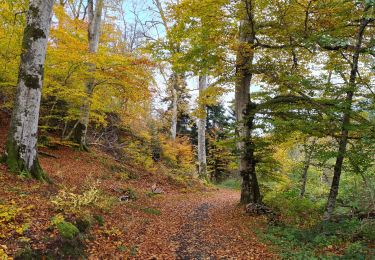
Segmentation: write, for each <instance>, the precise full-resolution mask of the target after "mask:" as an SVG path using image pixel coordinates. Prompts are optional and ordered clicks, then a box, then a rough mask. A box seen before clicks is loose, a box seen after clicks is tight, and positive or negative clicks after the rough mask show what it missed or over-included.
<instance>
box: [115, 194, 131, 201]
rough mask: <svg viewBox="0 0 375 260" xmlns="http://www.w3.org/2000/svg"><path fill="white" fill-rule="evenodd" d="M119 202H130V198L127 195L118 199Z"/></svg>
mask: <svg viewBox="0 0 375 260" xmlns="http://www.w3.org/2000/svg"><path fill="white" fill-rule="evenodd" d="M118 200H119V201H129V200H130V196H129V195H124V196H120V197H119V198H118Z"/></svg>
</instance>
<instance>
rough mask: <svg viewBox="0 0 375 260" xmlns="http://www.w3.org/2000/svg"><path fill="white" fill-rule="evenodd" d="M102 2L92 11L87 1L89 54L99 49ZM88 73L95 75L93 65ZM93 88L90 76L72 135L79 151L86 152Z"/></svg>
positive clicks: (91, 0) (91, 5) (92, 78)
mask: <svg viewBox="0 0 375 260" xmlns="http://www.w3.org/2000/svg"><path fill="white" fill-rule="evenodd" d="M103 4H104V0H97V1H96V5H95V10H94V0H89V1H88V7H87V12H88V19H89V28H88V40H89V52H90V53H97V52H98V47H99V36H100V26H101V21H102V12H103ZM88 71H89V73H90V74H91V75H93V74H94V73H95V64H92V63H90V64H88ZM94 88H95V77H94V76H92V77H91V78H89V79H88V80H87V82H86V89H85V92H86V96H85V98H84V101H83V105H82V107H81V117H80V121H79V124H78V126H77V127H76V130H75V134H74V141H75V142H76V143H79V144H80V149H81V150H85V151H88V148H87V142H86V136H87V129H88V126H89V122H90V111H91V101H92V100H91V99H92V96H93V93H94Z"/></svg>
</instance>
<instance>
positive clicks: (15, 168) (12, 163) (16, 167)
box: [5, 138, 51, 183]
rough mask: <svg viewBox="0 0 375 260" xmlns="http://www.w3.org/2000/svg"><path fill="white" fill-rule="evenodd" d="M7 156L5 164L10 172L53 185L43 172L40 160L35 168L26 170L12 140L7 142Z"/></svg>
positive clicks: (35, 164) (34, 165)
mask: <svg viewBox="0 0 375 260" xmlns="http://www.w3.org/2000/svg"><path fill="white" fill-rule="evenodd" d="M6 148H7V155H6V159H5V162H6V164H7V165H8V169H9V171H10V172H12V173H15V174H17V175H20V176H22V177H26V178H34V179H37V180H39V181H42V182H48V183H51V180H50V179H49V177H48V176H47V174H46V173H45V172H44V171H43V169H42V167H41V166H40V164H39V160H38V158H36V159H35V161H34V164H33V166H32V167H31V169H30V170H28V169H26V167H25V165H24V162H23V161H22V159H21V158H20V157H19V152H18V151H19V148H18V146H17V145H16V144H15V143H14V142H13V140H11V139H10V138H9V139H8V141H7V145H6Z"/></svg>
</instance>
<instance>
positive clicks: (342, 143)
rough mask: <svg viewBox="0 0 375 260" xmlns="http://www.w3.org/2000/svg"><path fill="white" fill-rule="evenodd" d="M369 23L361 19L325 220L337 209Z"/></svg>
mask: <svg viewBox="0 0 375 260" xmlns="http://www.w3.org/2000/svg"><path fill="white" fill-rule="evenodd" d="M368 23H369V20H368V19H366V18H362V19H361V23H360V26H359V30H358V35H357V39H356V47H355V50H354V54H353V59H352V62H351V71H350V79H349V84H348V89H347V91H346V98H345V105H344V115H343V118H342V124H341V136H340V139H339V148H338V153H337V157H336V163H335V167H334V169H333V179H332V184H331V189H330V192H329V196H328V201H327V206H326V211H325V213H324V217H323V219H324V220H325V221H329V220H330V219H331V218H332V214H333V211H334V209H335V204H336V198H337V194H338V191H339V185H340V176H341V172H342V165H343V162H344V159H345V154H346V148H347V144H348V136H349V126H350V116H351V112H352V103H353V96H354V92H355V88H356V79H357V73H358V62H359V56H360V52H361V46H362V41H363V36H364V33H365V30H366V26H367V25H368Z"/></svg>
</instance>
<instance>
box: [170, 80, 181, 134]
mask: <svg viewBox="0 0 375 260" xmlns="http://www.w3.org/2000/svg"><path fill="white" fill-rule="evenodd" d="M172 77H173V78H172V80H173V86H172V123H171V138H172V140H176V137H177V116H178V93H177V89H178V84H179V78H178V76H177V74H173V76H172Z"/></svg>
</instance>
